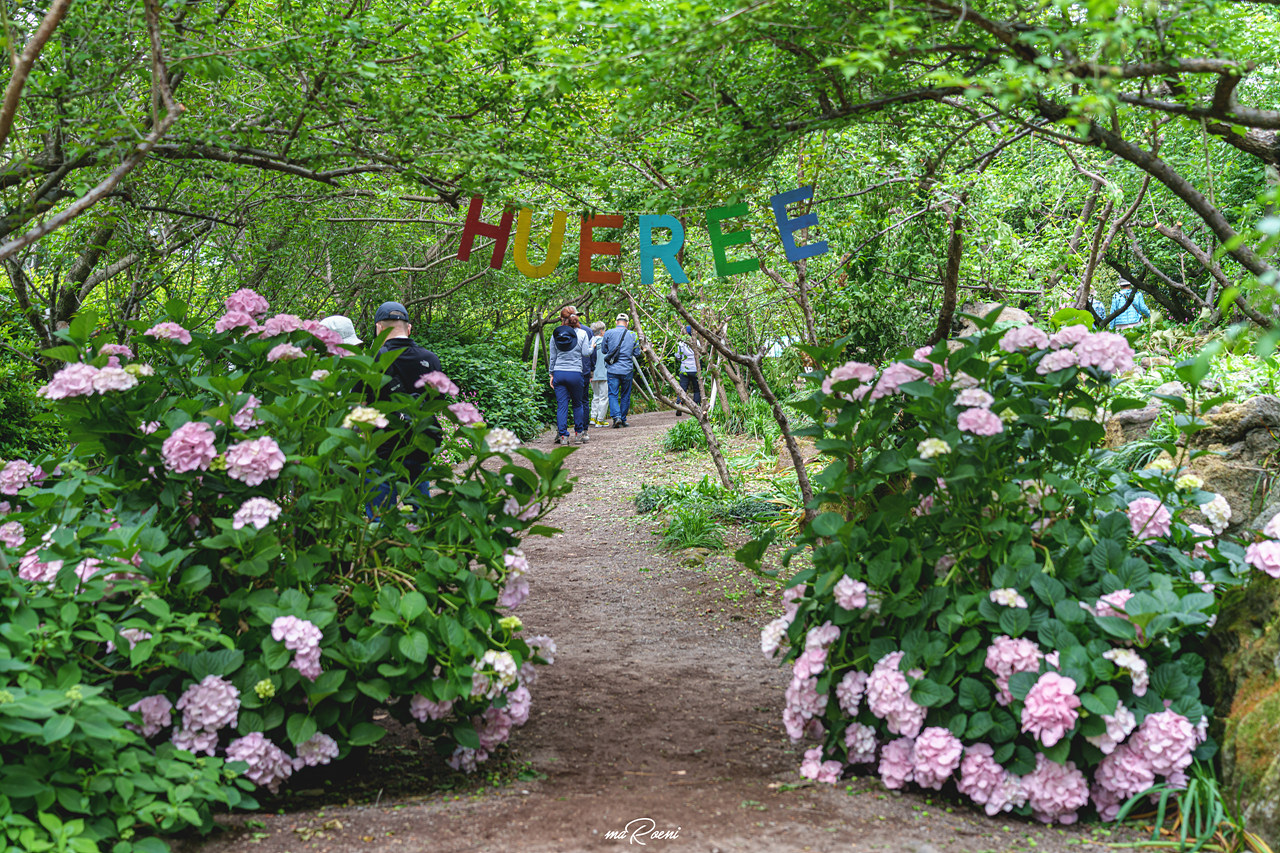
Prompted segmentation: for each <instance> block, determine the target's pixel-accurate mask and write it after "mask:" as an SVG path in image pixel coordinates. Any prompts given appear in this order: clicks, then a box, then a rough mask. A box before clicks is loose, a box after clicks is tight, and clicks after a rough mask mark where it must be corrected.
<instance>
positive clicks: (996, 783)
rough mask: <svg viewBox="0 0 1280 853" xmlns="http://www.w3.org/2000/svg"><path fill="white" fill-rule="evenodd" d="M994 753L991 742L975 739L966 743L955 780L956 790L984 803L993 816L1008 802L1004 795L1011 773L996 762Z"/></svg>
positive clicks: (977, 801)
mask: <svg viewBox="0 0 1280 853" xmlns="http://www.w3.org/2000/svg"><path fill="white" fill-rule="evenodd" d="M994 755H995V750H994V749H992V748H991V745H990V744H986V743H975V744H973V745H972V746H969V747H966V748H965V751H964V760H963V761H961V762H960V779H959V781H958V782H957V783H956V790H958V791H959V792H960V793H962V794H964V795H965V796H966V797H968V798H969V799H971V800H973V801H974V802H975V803H977V804H978V805H980V806H982V807H983V810H984V811H986V813H987V816H988V817H994V816H995V815H997V814H999V813H1000V812H1001V811H1003V810H1004V809H1005V807H1006V806H1007V805H1008V803H1007V801H1006V799H1005V796H1004V794H1005V788H1006V785H1005V779H1006V777H1007V776H1008V774H1007V773H1006V772H1005V769H1004V768H1003V767H1001V766H1000V765H999V764H997V763H996V762H995V759H994V757H993V756H994Z"/></svg>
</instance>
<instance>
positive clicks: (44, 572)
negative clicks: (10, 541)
mask: <svg viewBox="0 0 1280 853" xmlns="http://www.w3.org/2000/svg"><path fill="white" fill-rule="evenodd" d="M60 571H62V561H61V560H50V561H49V562H47V563H46V562H44V561H42V560H41V559H40V546H39V545H37V546H36V547H35V548H32V549H31V550H30V551H27V553H26V554H24V555H23V556H22V559H21V560H19V561H18V577H20V578H22V579H23V580H25V581H31V582H32V583H53V582H54V581H55V580H57V579H58V572H60Z"/></svg>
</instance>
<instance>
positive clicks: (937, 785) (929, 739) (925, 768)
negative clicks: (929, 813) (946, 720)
mask: <svg viewBox="0 0 1280 853" xmlns="http://www.w3.org/2000/svg"><path fill="white" fill-rule="evenodd" d="M963 751H964V747H963V746H962V745H961V743H960V739H959V738H957V737H956V736H955V735H953V734H952V733H951V732H950V731H948V730H947V729H944V728H942V727H941V726H930V727H929V728H927V729H925V730H924V731H922V732H920V736H919V737H918V738H916V742H915V751H914V754H913V756H912V770H913V773H914V775H915V781H916V784H917V785H919V786H920V787H921V788H932V789H933V790H935V791H941V790H942V786H943V785H944V784H945V783H946V781H947V780H948V779H950V778H951V774H952V773H954V772H955V770H956V768H957V767H959V766H960V755H961V753H962V752H963Z"/></svg>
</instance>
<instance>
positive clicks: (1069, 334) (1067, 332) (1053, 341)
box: [1049, 323, 1089, 349]
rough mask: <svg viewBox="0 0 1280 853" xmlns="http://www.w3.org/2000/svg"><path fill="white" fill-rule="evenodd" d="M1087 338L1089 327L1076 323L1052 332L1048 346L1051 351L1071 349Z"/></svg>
mask: <svg viewBox="0 0 1280 853" xmlns="http://www.w3.org/2000/svg"><path fill="white" fill-rule="evenodd" d="M1087 337H1089V327H1088V326H1086V325H1084V324H1083V323H1077V324H1076V325H1074V326H1066V327H1065V328H1062V329H1059V330H1058V331H1056V332H1054V333H1053V334H1052V335H1051V336H1050V337H1049V346H1050V347H1052V348H1053V349H1062V348H1063V347H1073V346H1075V345H1076V344H1078V343H1080V342H1081V341H1083V340H1084V339H1085V338H1087Z"/></svg>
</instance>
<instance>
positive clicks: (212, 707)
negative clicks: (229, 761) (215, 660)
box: [173, 675, 240, 755]
mask: <svg viewBox="0 0 1280 853" xmlns="http://www.w3.org/2000/svg"><path fill="white" fill-rule="evenodd" d="M176 707H177V709H178V710H179V711H181V712H182V728H181V729H179V730H178V731H176V732H174V734H173V744H174V746H176V747H178V749H185V750H187V751H188V752H193V753H194V752H204V753H206V754H208V755H213V750H214V747H216V746H217V745H218V731H219V730H220V729H222V728H225V727H226V726H234V725H235V724H236V721H237V720H238V719H239V717H240V691H239V690H237V689H236V688H235V685H234V684H232V683H231V682H230V681H227V680H226V679H224V678H221V677H219V676H216V675H206V676H205V677H204V679H203V680H202V681H200V682H199V683H197V684H192V685H191V686H190V687H188V688H187V689H186V690H185V691H184V692H183V694H182V695H181V696H179V697H178V704H177V706H176Z"/></svg>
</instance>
